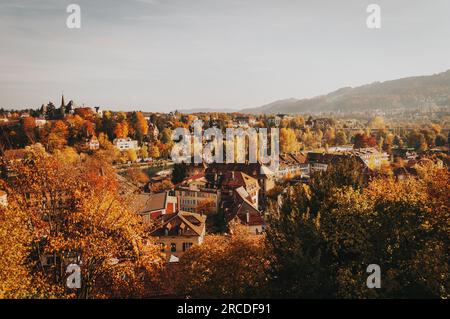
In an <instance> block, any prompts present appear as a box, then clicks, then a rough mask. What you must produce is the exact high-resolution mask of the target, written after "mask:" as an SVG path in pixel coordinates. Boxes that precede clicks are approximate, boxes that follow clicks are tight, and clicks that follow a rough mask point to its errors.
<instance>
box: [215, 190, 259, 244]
mask: <svg viewBox="0 0 450 319" xmlns="http://www.w3.org/2000/svg"><path fill="white" fill-rule="evenodd" d="M233 194H234V196H233V201H232V202H225V203H224V207H223V208H224V212H225V219H226V221H227V223H230V222H232V221H236V222H239V223H241V224H242V225H244V226H246V227H247V229H248V230H249V232H250V233H251V234H254V235H259V234H262V233H263V232H264V230H265V228H266V223H265V221H264V218H263V217H262V214H261V212H260V211H259V210H258V209H257V207H255V206H254V205H253V203H252V202H251V201H250V200H249V198H248V195H247V194H246V192H245V190H244V189H243V187H240V188H238V189H236V190H235V191H234V192H233Z"/></svg>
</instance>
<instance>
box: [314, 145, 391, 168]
mask: <svg viewBox="0 0 450 319" xmlns="http://www.w3.org/2000/svg"><path fill="white" fill-rule="evenodd" d="M346 157H347V158H351V157H354V158H357V159H358V160H359V161H360V162H361V164H362V165H363V166H364V168H366V169H369V170H379V169H380V168H381V167H382V165H384V164H389V155H388V154H387V153H385V152H379V151H378V150H377V149H376V148H373V147H368V148H360V149H353V150H349V151H347V150H346V151H342V152H333V153H325V152H308V153H307V155H306V158H307V162H308V163H309V164H310V165H311V166H310V169H311V172H314V171H324V170H326V169H327V167H328V165H329V164H331V163H333V162H336V161H338V160H339V159H342V158H346Z"/></svg>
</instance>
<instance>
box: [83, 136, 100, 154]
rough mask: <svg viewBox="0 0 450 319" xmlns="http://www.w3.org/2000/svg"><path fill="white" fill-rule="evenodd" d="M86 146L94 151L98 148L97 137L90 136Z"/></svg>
mask: <svg viewBox="0 0 450 319" xmlns="http://www.w3.org/2000/svg"><path fill="white" fill-rule="evenodd" d="M86 146H87V147H88V148H89V149H90V150H91V151H95V150H98V149H99V148H100V142H99V141H98V138H97V136H95V135H94V136H92V137H91V138H90V139H88V140H87V141H86Z"/></svg>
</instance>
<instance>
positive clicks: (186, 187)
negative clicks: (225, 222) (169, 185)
mask: <svg viewBox="0 0 450 319" xmlns="http://www.w3.org/2000/svg"><path fill="white" fill-rule="evenodd" d="M206 186H207V181H206V179H205V177H204V174H199V175H197V176H193V177H191V178H188V179H187V180H185V181H184V182H183V183H181V184H179V185H177V186H176V187H175V196H176V197H177V198H178V202H179V204H180V209H181V210H183V211H186V212H191V213H206V214H208V213H211V214H213V213H217V212H218V209H219V205H220V199H221V196H220V191H219V190H217V189H214V188H208V187H206Z"/></svg>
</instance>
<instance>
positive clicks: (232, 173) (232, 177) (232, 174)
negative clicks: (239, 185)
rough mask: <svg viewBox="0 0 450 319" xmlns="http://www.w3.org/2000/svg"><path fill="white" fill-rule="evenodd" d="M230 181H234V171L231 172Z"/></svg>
mask: <svg viewBox="0 0 450 319" xmlns="http://www.w3.org/2000/svg"><path fill="white" fill-rule="evenodd" d="M231 179H234V171H231Z"/></svg>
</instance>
